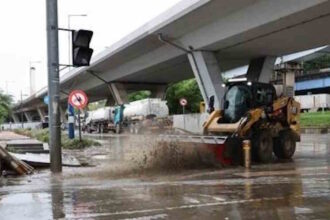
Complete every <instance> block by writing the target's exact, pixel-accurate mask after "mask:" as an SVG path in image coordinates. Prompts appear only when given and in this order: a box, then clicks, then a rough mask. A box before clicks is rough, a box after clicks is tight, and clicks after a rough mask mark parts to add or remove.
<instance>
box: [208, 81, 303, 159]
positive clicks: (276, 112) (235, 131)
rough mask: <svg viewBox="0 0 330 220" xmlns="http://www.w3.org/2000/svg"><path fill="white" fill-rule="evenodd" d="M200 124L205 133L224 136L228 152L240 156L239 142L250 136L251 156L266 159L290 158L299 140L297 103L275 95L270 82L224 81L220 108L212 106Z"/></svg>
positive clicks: (298, 107) (233, 155)
mask: <svg viewBox="0 0 330 220" xmlns="http://www.w3.org/2000/svg"><path fill="white" fill-rule="evenodd" d="M209 111H210V113H211V114H210V116H209V117H208V119H207V120H206V122H205V123H204V124H203V130H204V135H213V136H215V137H218V139H220V137H223V140H224V144H225V145H226V151H225V153H226V154H227V156H231V157H235V156H236V158H238V159H240V155H241V152H242V151H241V143H242V141H243V140H245V139H249V140H251V144H252V149H251V153H252V159H253V160H254V161H257V162H262V163H268V162H270V161H271V160H272V154H273V152H274V154H275V156H277V157H278V158H280V159H290V158H291V157H292V156H293V154H294V152H295V149H296V141H300V126H299V116H300V104H299V103H298V102H296V101H295V100H294V98H292V97H284V96H280V97H277V95H276V90H275V88H274V86H273V85H272V84H266V83H260V82H246V81H245V82H233V83H228V84H227V85H226V92H225V96H224V101H223V109H222V110H214V109H213V98H211V99H210V106H209Z"/></svg>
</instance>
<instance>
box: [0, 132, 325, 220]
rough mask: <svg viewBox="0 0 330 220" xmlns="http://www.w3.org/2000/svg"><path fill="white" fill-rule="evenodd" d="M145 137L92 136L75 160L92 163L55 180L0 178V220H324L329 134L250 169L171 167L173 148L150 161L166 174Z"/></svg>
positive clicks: (41, 174)
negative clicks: (92, 143) (287, 157)
mask: <svg viewBox="0 0 330 220" xmlns="http://www.w3.org/2000/svg"><path fill="white" fill-rule="evenodd" d="M95 138H98V137H95ZM146 138H148V137H143V136H135V137H133V139H132V137H127V136H120V137H104V138H99V139H100V140H101V142H102V143H103V146H102V147H100V148H99V149H94V148H90V149H86V150H85V151H84V152H83V155H82V156H84V157H86V159H87V160H89V161H90V162H92V165H93V166H90V167H81V168H64V170H63V174H61V175H58V176H55V175H51V174H50V172H49V171H48V170H41V171H38V172H37V173H36V174H34V175H32V176H26V177H16V178H14V177H11V178H10V177H9V178H2V179H1V180H0V186H1V187H0V219H6V220H8V219H15V220H16V219H53V218H55V219H330V135H327V134H324V135H315V134H313V135H303V136H302V142H301V143H300V144H299V146H298V147H297V152H296V154H295V156H294V159H293V160H292V161H286V162H283V161H282V162H280V161H274V163H272V164H270V165H253V166H252V169H251V170H250V171H247V170H245V169H244V168H242V167H227V168H219V167H208V166H204V168H203V169H197V168H196V167H195V166H196V164H194V163H188V162H186V163H185V164H183V165H182V164H177V163H178V161H177V160H179V159H182V158H183V157H185V155H183V156H182V153H181V152H177V149H174V150H175V151H176V152H177V153H178V154H179V155H181V157H173V158H172V157H170V158H166V156H168V155H170V154H160V155H157V156H156V157H157V160H161V159H162V158H163V160H164V161H166V163H169V162H170V161H172V162H173V163H174V164H177V166H169V167H168V168H169V170H168V171H166V169H164V164H162V166H160V165H159V164H158V163H154V162H153V161H152V160H150V158H149V157H150V155H151V154H150V151H148V149H150V148H151V147H154V146H151V145H152V144H151V142H150V141H149V142H148V144H144V143H146V141H147V139H146ZM152 155H153V156H155V154H154V152H153V154H152ZM164 155H165V156H164ZM188 155H189V159H195V154H194V153H191V152H189V153H188ZM184 159H185V160H187V158H184ZM150 161H151V162H150ZM187 161H188V160H187ZM187 164H188V165H189V166H190V165H192V164H193V165H194V166H191V167H189V166H187ZM203 165H204V164H203Z"/></svg>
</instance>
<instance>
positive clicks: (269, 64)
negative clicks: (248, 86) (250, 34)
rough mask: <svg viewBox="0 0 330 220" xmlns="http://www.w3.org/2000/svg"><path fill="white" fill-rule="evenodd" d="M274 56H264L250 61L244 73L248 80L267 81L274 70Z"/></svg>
mask: <svg viewBox="0 0 330 220" xmlns="http://www.w3.org/2000/svg"><path fill="white" fill-rule="evenodd" d="M275 61H276V57H272V56H266V57H260V58H256V59H253V60H251V61H250V64H249V69H248V72H247V74H246V78H247V80H248V81H252V82H263V83H269V81H270V80H271V77H272V75H273V72H274V64H275Z"/></svg>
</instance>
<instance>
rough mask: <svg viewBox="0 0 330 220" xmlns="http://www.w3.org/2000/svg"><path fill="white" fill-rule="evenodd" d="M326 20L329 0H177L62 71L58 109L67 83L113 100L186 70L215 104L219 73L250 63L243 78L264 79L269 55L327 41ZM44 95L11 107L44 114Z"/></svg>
mask: <svg viewBox="0 0 330 220" xmlns="http://www.w3.org/2000/svg"><path fill="white" fill-rule="evenodd" d="M329 23H330V1H328V0H312V1H311V0H277V1H273V0H232V1H226V0H189V1H186V0H184V1H181V2H180V3H179V4H177V5H176V6H174V7H173V8H171V9H170V10H168V11H166V12H165V13H163V14H161V15H160V16H158V17H157V18H155V19H154V20H152V21H150V22H148V23H147V24H145V25H144V26H142V27H141V28H139V29H138V30H136V31H135V32H133V33H132V34H130V35H128V36H126V37H125V38H123V39H122V40H121V41H119V42H118V43H116V44H114V45H113V46H111V47H110V48H108V49H106V50H105V51H103V52H102V53H100V54H98V55H97V56H95V57H94V59H93V60H92V63H91V66H89V67H85V68H79V69H74V70H72V71H70V72H69V73H67V74H65V75H64V76H63V77H62V78H61V90H62V94H61V100H62V102H63V106H62V109H63V108H64V107H65V106H66V99H67V94H68V93H69V92H70V91H71V90H73V89H82V90H84V91H86V93H87V94H88V96H89V98H90V101H92V102H93V101H97V100H101V99H109V100H112V101H113V102H117V103H120V102H125V101H126V100H125V99H126V93H127V91H128V90H129V91H136V90H140V89H149V90H151V91H152V94H153V96H155V97H160V96H162V94H164V91H165V89H166V85H167V84H169V83H171V82H177V81H181V80H184V79H188V78H193V77H196V80H197V82H198V84H199V87H200V89H201V93H202V95H203V98H204V99H205V101H206V102H208V97H210V96H211V95H214V96H215V99H216V100H215V101H216V103H215V104H216V106H220V100H221V95H222V94H223V91H222V87H221V86H220V85H221V83H222V78H221V75H220V73H224V72H225V71H227V70H230V69H233V68H236V67H239V66H244V65H249V69H248V74H247V76H248V78H249V79H251V80H260V81H267V80H268V79H269V78H270V75H271V71H272V69H273V65H274V62H275V59H276V57H278V56H282V55H284V54H289V53H294V52H297V51H302V50H306V49H310V48H316V47H319V46H323V45H328V44H329V42H330V31H329V29H328V28H327V27H328V24H329ZM159 34H161V35H162V36H163V39H164V40H165V41H166V42H165V41H161V40H160V39H159ZM46 95H47V90H46V89H43V90H41V91H39V92H37V93H36V94H34V95H32V96H31V97H29V98H27V99H26V100H24V101H23V103H21V104H19V105H17V106H15V108H14V113H19V112H22V111H23V112H25V115H26V118H32V116H31V115H29V114H30V113H31V114H32V113H34V114H36V113H37V112H38V113H39V115H40V116H41V117H43V116H42V115H45V113H43V112H45V107H46V106H45V105H44V104H43V102H42V100H43V97H44V96H46ZM16 116H17V115H16ZM14 117H15V115H14ZM16 120H17V118H16Z"/></svg>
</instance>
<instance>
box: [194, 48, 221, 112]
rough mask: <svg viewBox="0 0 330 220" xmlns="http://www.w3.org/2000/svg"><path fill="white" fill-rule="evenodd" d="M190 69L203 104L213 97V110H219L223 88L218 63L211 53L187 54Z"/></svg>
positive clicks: (196, 52)
mask: <svg viewBox="0 0 330 220" xmlns="http://www.w3.org/2000/svg"><path fill="white" fill-rule="evenodd" d="M188 58H189V62H190V65H191V68H192V70H193V72H194V75H195V78H196V81H197V83H198V86H199V88H200V90H201V94H202V96H203V99H204V102H205V103H206V104H209V99H210V97H211V96H214V108H215V109H221V106H222V98H223V95H224V91H225V90H224V88H223V87H222V84H223V80H222V77H221V71H220V66H219V63H218V61H217V59H216V56H215V54H214V53H213V52H205V51H203V52H202V51H194V52H192V53H189V54H188Z"/></svg>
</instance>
